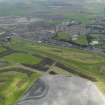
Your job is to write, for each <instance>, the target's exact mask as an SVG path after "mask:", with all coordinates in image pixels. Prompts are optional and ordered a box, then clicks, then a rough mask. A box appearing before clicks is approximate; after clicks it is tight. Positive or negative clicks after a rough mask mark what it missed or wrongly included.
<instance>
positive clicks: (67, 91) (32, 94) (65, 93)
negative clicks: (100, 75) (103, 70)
mask: <svg viewBox="0 0 105 105" xmlns="http://www.w3.org/2000/svg"><path fill="white" fill-rule="evenodd" d="M16 105H105V97H104V95H103V94H102V93H101V92H100V91H99V90H98V88H97V87H96V85H94V83H92V82H91V81H88V80H86V79H83V78H80V77H76V76H73V77H63V76H57V75H56V76H51V75H47V76H44V77H42V78H41V79H40V80H38V81H37V82H35V83H34V84H33V86H32V87H31V88H30V89H29V90H28V91H27V92H26V94H25V95H24V96H23V98H22V99H21V100H20V101H19V102H18V103H17V104H16Z"/></svg>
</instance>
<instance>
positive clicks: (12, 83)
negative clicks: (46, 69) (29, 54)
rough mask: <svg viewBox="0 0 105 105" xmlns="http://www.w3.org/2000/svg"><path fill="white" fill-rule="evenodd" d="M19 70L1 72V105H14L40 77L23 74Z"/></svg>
mask: <svg viewBox="0 0 105 105" xmlns="http://www.w3.org/2000/svg"><path fill="white" fill-rule="evenodd" d="M18 69H19V68H11V70H9V69H7V70H4V71H3V70H1V71H0V105H13V104H14V103H15V102H16V100H18V99H19V98H20V96H21V95H22V94H23V93H24V92H25V91H26V90H27V88H29V87H30V86H31V85H32V83H33V82H34V81H35V80H36V79H38V77H39V74H38V73H32V72H30V73H29V72H26V73H23V72H20V71H21V70H20V71H18Z"/></svg>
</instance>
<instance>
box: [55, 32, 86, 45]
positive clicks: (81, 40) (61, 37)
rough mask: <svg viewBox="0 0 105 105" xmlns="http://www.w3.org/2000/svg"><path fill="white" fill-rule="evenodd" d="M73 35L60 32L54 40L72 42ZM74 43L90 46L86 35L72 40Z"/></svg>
mask: <svg viewBox="0 0 105 105" xmlns="http://www.w3.org/2000/svg"><path fill="white" fill-rule="evenodd" d="M72 37H73V36H72V35H70V33H67V32H59V33H58V34H57V35H56V36H55V37H54V39H57V40H65V41H71V40H72ZM72 41H73V42H75V43H77V44H81V45H86V44H88V42H87V38H86V36H85V35H79V36H77V37H76V40H72Z"/></svg>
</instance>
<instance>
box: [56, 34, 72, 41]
mask: <svg viewBox="0 0 105 105" xmlns="http://www.w3.org/2000/svg"><path fill="white" fill-rule="evenodd" d="M54 38H55V39H57V40H62V39H63V40H67V41H69V40H70V35H69V33H67V32H59V33H57V35H56V36H55V37H54Z"/></svg>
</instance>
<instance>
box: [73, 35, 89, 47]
mask: <svg viewBox="0 0 105 105" xmlns="http://www.w3.org/2000/svg"><path fill="white" fill-rule="evenodd" d="M74 42H75V43H78V44H81V45H87V44H88V41H87V38H86V36H85V35H80V36H78V37H77V39H76V40H75V41H74Z"/></svg>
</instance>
